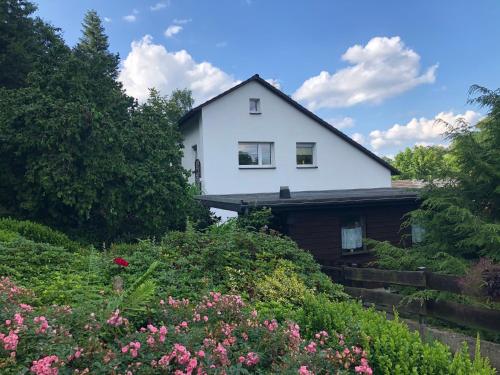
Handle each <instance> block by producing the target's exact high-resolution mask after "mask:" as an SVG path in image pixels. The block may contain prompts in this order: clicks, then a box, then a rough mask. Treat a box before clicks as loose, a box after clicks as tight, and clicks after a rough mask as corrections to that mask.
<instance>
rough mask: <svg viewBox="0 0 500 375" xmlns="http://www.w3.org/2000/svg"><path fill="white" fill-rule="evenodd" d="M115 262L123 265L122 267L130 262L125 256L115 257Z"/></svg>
mask: <svg viewBox="0 0 500 375" xmlns="http://www.w3.org/2000/svg"><path fill="white" fill-rule="evenodd" d="M113 262H114V263H115V264H118V265H119V266H122V267H127V266H128V262H127V261H126V260H125V259H123V258H115V259H113Z"/></svg>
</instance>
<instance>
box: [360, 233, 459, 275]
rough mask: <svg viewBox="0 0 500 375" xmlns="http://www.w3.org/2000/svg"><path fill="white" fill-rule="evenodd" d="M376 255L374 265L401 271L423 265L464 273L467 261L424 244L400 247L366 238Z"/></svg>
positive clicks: (438, 269)
mask: <svg viewBox="0 0 500 375" xmlns="http://www.w3.org/2000/svg"><path fill="white" fill-rule="evenodd" d="M366 242H367V244H368V245H369V246H370V247H371V248H373V250H374V251H375V253H376V255H377V259H376V261H375V262H376V265H377V266H378V267H380V268H384V269H391V270H402V271H417V270H418V269H419V267H425V268H426V269H427V270H428V271H433V272H437V273H443V274H451V275H464V274H465V273H466V271H467V269H468V268H469V262H467V261H466V260H464V259H463V258H458V257H455V256H453V255H450V254H448V253H445V252H443V251H437V252H436V251H435V250H433V249H430V248H428V247H425V246H414V247H412V248H406V249H405V248H401V247H397V246H394V245H392V244H391V243H389V242H387V241H384V242H379V241H375V240H367V241H366Z"/></svg>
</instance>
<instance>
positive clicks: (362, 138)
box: [351, 133, 365, 145]
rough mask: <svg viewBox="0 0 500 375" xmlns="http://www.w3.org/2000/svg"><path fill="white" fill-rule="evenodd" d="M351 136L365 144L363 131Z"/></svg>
mask: <svg viewBox="0 0 500 375" xmlns="http://www.w3.org/2000/svg"><path fill="white" fill-rule="evenodd" d="M351 138H352V139H353V140H355V141H356V142H358V143H359V144H360V145H364V144H365V136H364V135H363V134H361V133H354V134H353V135H351Z"/></svg>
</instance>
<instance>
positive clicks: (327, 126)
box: [179, 74, 399, 175]
mask: <svg viewBox="0 0 500 375" xmlns="http://www.w3.org/2000/svg"><path fill="white" fill-rule="evenodd" d="M251 82H256V83H258V84H260V85H262V86H263V87H264V88H266V89H267V90H269V91H271V92H272V93H273V94H275V95H276V96H278V97H280V98H281V99H283V100H284V101H285V102H287V103H288V104H289V105H291V106H292V107H294V108H295V109H296V110H298V111H299V112H301V113H302V114H304V115H305V116H307V117H309V118H310V119H312V120H313V121H314V122H316V123H317V124H318V125H320V126H322V127H324V128H325V129H327V130H328V131H330V132H331V133H333V134H334V135H336V136H337V137H339V138H340V139H342V140H343V141H345V142H347V143H348V144H350V145H351V146H353V147H354V148H356V149H357V150H359V151H360V152H362V153H363V154H365V155H366V156H368V157H369V158H371V159H373V160H374V161H376V162H377V163H379V164H381V165H382V166H383V167H385V168H387V169H388V170H389V171H390V172H391V174H393V175H397V174H399V171H398V170H397V169H396V168H394V167H393V166H392V165H390V164H389V163H388V162H386V161H385V160H384V159H382V158H380V157H379V156H377V155H375V154H374V153H373V152H371V151H370V150H368V149H367V148H366V147H364V146H362V145H361V144H359V143H358V142H356V141H354V140H353V139H352V138H350V137H349V136H347V135H346V134H344V133H343V132H341V131H340V130H338V129H337V128H335V127H333V126H332V125H330V124H329V123H327V122H326V121H325V120H323V119H322V118H320V117H319V116H317V115H315V114H314V113H313V112H311V111H309V110H308V109H307V108H305V107H304V106H302V105H301V104H299V103H297V102H296V101H295V100H293V99H292V98H291V97H289V96H288V95H286V94H285V93H283V92H282V91H280V90H278V89H277V88H276V87H274V86H273V85H271V84H270V83H268V82H267V81H266V80H264V79H262V78H261V77H260V76H259V75H258V74H255V75H253V76H252V77H250V78H249V79H247V80H246V81H243V82H241V83H239V84H238V85H236V86H234V87H232V88H230V89H229V90H226V91H224V92H223V93H221V94H219V95H217V96H215V97H214V98H212V99H210V100H208V101H206V102H204V103H202V104H200V105H199V106H197V107H195V108H193V109H192V110H191V111H189V112H188V113H186V114H185V115H184V116H183V117H182V118H181V119H180V120H179V125H180V126H181V127H182V126H183V125H184V124H185V123H186V122H188V120H190V119H191V118H193V117H195V116H199V115H200V114H201V111H202V109H203V108H204V107H206V106H208V105H210V104H212V103H215V102H216V101H218V100H220V99H222V98H223V97H225V96H227V95H229V94H231V93H233V92H234V91H236V90H238V89H240V88H241V87H243V86H245V85H247V84H249V83H251Z"/></svg>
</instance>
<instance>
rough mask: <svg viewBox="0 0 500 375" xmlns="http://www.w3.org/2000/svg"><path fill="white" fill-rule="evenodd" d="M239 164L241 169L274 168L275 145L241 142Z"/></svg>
mask: <svg viewBox="0 0 500 375" xmlns="http://www.w3.org/2000/svg"><path fill="white" fill-rule="evenodd" d="M238 163H239V165H240V167H262V168H265V167H272V166H273V164H274V144H273V143H272V142H239V143H238Z"/></svg>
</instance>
